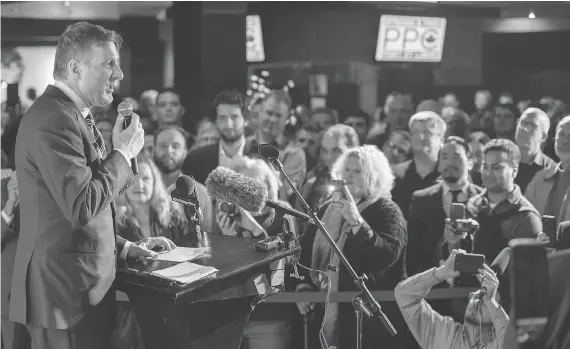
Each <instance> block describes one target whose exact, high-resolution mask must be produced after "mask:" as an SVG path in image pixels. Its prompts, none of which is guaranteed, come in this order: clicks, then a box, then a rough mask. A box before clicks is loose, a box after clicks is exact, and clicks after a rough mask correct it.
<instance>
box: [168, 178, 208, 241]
mask: <svg viewBox="0 0 570 349" xmlns="http://www.w3.org/2000/svg"><path fill="white" fill-rule="evenodd" d="M170 196H171V198H172V201H175V202H179V203H181V204H182V205H183V206H184V214H185V215H186V218H187V219H188V222H192V223H194V224H195V225H196V232H198V233H199V232H200V224H201V223H202V222H203V220H204V215H203V213H202V209H201V208H200V202H199V201H198V197H197V196H196V182H195V181H194V178H192V177H189V176H185V175H182V176H180V177H178V179H177V180H176V188H174V190H173V191H172V193H170Z"/></svg>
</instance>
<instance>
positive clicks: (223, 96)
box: [210, 90, 247, 122]
mask: <svg viewBox="0 0 570 349" xmlns="http://www.w3.org/2000/svg"><path fill="white" fill-rule="evenodd" d="M220 104H229V105H237V106H239V109H240V110H241V113H242V115H243V117H244V118H245V117H246V115H247V113H246V112H247V103H246V98H245V96H244V94H243V93H241V92H239V91H237V90H226V91H222V92H220V93H218V94H217V95H216V97H214V101H213V102H212V112H211V113H210V120H212V121H214V122H216V109H217V108H218V106H219V105H220Z"/></svg>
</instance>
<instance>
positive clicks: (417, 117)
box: [408, 111, 447, 136]
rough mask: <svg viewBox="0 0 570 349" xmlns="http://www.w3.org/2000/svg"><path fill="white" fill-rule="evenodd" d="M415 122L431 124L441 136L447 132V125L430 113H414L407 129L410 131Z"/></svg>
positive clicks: (436, 115)
mask: <svg viewBox="0 0 570 349" xmlns="http://www.w3.org/2000/svg"><path fill="white" fill-rule="evenodd" d="M415 122H430V123H433V125H434V127H435V128H437V129H438V130H439V131H440V132H441V135H442V136H443V135H445V132H447V124H446V123H445V121H443V119H442V118H441V116H439V115H438V114H436V113H434V112H432V111H421V112H419V113H415V114H414V115H412V117H411V118H410V121H409V122H408V128H409V129H410V130H411V129H412V125H413V124H414V123H415Z"/></svg>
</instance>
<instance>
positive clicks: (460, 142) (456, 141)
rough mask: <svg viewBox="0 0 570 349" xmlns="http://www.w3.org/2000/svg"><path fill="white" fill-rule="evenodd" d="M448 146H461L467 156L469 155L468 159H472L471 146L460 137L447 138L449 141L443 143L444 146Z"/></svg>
mask: <svg viewBox="0 0 570 349" xmlns="http://www.w3.org/2000/svg"><path fill="white" fill-rule="evenodd" d="M447 144H457V145H460V146H461V147H463V149H464V150H465V154H467V157H468V158H471V150H470V149H469V144H467V142H466V141H465V139H463V138H461V137H459V136H449V137H447V139H446V140H445V141H444V142H443V145H444V146H445V145H447Z"/></svg>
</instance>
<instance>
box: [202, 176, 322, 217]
mask: <svg viewBox="0 0 570 349" xmlns="http://www.w3.org/2000/svg"><path fill="white" fill-rule="evenodd" d="M206 188H207V189H208V194H209V195H210V197H212V198H214V199H217V200H221V201H225V202H229V203H231V204H234V205H237V206H240V207H242V208H243V209H245V210H246V211H250V212H260V211H261V209H262V208H263V207H265V206H267V207H270V208H273V209H275V210H277V211H280V212H282V213H283V214H288V215H291V216H293V217H295V218H298V219H300V220H302V221H312V219H311V217H310V216H309V215H308V214H305V213H303V212H300V211H297V210H295V209H292V208H289V207H286V206H284V205H282V204H280V203H278V202H276V201H273V200H269V199H267V186H266V185H265V184H264V183H262V182H260V181H258V180H256V179H253V178H250V177H247V176H245V175H242V174H240V173H237V172H235V171H233V170H230V169H228V168H226V167H222V166H219V167H218V168H216V169H215V170H214V171H212V172H211V173H210V174H209V175H208V178H206Z"/></svg>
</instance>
